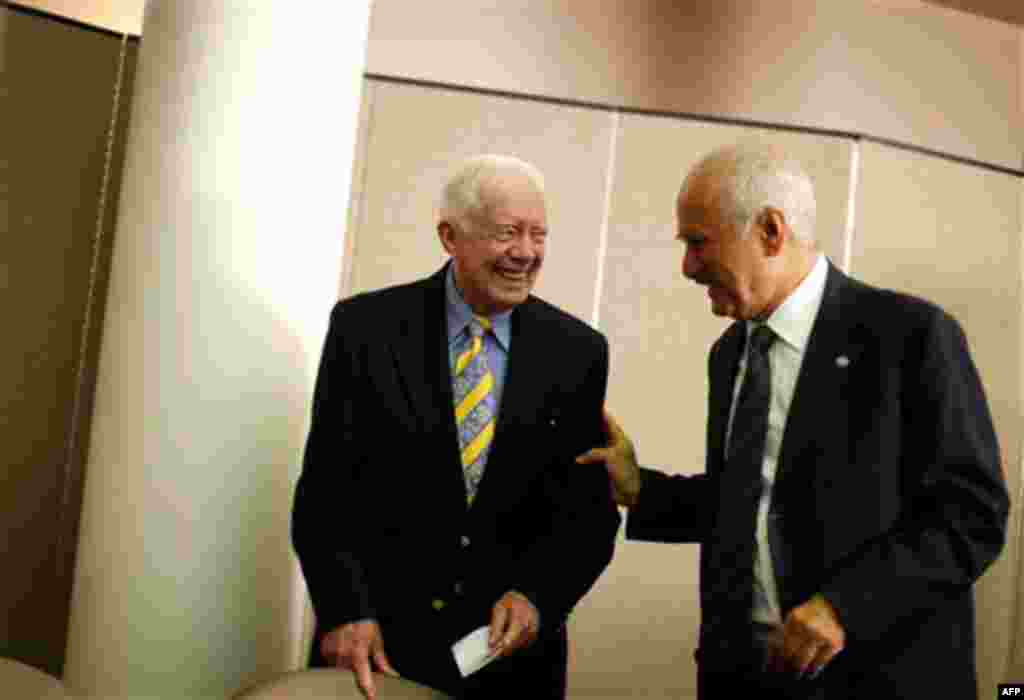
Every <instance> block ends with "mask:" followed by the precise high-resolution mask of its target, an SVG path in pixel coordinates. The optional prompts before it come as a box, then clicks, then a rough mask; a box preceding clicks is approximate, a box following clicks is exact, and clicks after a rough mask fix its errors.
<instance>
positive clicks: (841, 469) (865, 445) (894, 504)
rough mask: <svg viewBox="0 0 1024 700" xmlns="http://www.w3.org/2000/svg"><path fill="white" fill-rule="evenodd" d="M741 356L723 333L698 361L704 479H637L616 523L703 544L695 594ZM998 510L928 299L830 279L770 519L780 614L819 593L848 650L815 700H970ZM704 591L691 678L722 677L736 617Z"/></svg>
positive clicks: (967, 379) (995, 467)
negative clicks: (704, 381)
mask: <svg viewBox="0 0 1024 700" xmlns="http://www.w3.org/2000/svg"><path fill="white" fill-rule="evenodd" d="M744 342H745V341H744V328H743V324H742V323H735V324H733V325H732V326H731V327H730V328H728V329H727V330H726V332H725V333H724V334H723V335H722V337H721V338H719V339H718V341H717V342H715V344H714V346H713V347H712V349H711V354H710V359H709V373H710V385H711V388H710V400H709V401H710V407H709V413H708V415H709V420H708V433H707V464H706V470H705V473H704V474H701V475H697V476H693V477H667V476H665V475H663V474H660V473H657V472H653V471H645V473H644V478H645V480H646V482H645V484H644V487H643V490H642V492H641V496H640V503H639V504H638V507H637V508H634V509H633V510H632V512H631V513H630V517H629V520H628V523H627V530H626V534H627V536H628V537H630V538H637V539H646V540H655V541H665V542H700V543H702V544H703V547H702V551H701V580H702V582H703V581H705V580H706V579H708V570H707V562H708V556H707V555H708V553H709V552H710V551H711V548H713V547H714V546H715V542H714V541H710V539H709V537H708V535H709V533H710V532H711V528H712V526H713V524H714V521H715V510H716V508H715V507H714V505H713V504H715V503H716V502H717V501H718V499H719V498H727V497H728V494H719V493H718V492H717V477H718V475H719V473H720V472H721V471H722V469H723V468H724V449H723V448H724V445H723V443H724V440H725V434H726V426H727V421H728V418H729V408H730V402H731V401H732V388H733V382H734V379H735V376H736V372H737V369H738V363H739V360H740V356H741V353H742V351H743V346H744ZM840 357H846V358H847V359H848V360H849V362H848V363H845V362H844V361H843V360H839V362H837V359H838V358H840ZM844 365H845V366H844ZM708 504H712V505H711V506H709V505H708ZM1007 512H1008V496H1007V492H1006V487H1005V483H1004V479H1003V472H1002V468H1001V464H1000V455H999V447H998V444H997V442H996V436H995V433H994V430H993V427H992V420H991V417H990V414H989V410H988V407H987V405H986V401H985V396H984V393H983V390H982V386H981V382H980V380H979V377H978V373H977V370H976V369H975V366H974V363H973V362H972V360H971V358H970V355H969V353H968V348H967V341H966V339H965V337H964V334H963V332H962V331H961V329H960V326H959V325H958V324H957V322H956V321H955V320H953V319H952V318H951V317H950V316H948V315H947V314H946V313H944V312H943V311H942V310H941V309H939V308H938V307H936V306H934V305H932V304H930V303H928V302H926V301H923V300H921V299H917V298H913V297H910V296H907V295H903V294H898V293H895V292H891V291H884V290H880V289H875V288H872V287H869V286H867V285H864V284H862V283H860V282H857V281H855V280H853V279H851V278H849V277H847V276H846V275H844V274H843V273H842V272H840V271H839V270H837V269H835V268H834V267H832V266H831V265H830V266H829V272H828V279H827V283H826V287H825V295H824V298H823V300H822V304H821V309H820V311H819V313H818V317H817V319H816V321H815V324H814V326H813V330H812V333H811V337H810V340H809V343H808V346H807V348H806V354H805V356H804V360H803V365H802V367H801V370H800V376H799V379H798V381H797V385H796V390H795V394H794V397H793V401H792V404H791V406H790V412H789V416H788V419H787V422H786V427H785V433H784V435H783V442H782V447H781V454H780V458H779V466H778V473H777V475H776V483H775V490H774V494H773V504H772V512H771V514H770V517H769V523H770V526H771V531H772V533H773V534H774V535H775V541H776V542H777V543H778V547H779V549H780V550H781V552H780V553H782V554H784V555H785V558H786V562H787V567H786V576H785V578H784V579H783V580H782V581H780V588H781V591H780V597H781V604H782V608H783V615H785V613H786V612H788V611H789V610H790V609H792V608H793V607H794V606H796V605H798V604H800V603H803V602H805V601H806V600H807V599H808V598H809V597H811V596H812V595H813V594H815V593H817V592H821V593H823V594H824V595H825V597H826V598H827V599H828V600H829V601H830V602H831V603H832V605H833V606H834V607H835V609H836V610H837V612H838V614H839V617H840V621H841V623H842V625H843V626H844V628H845V630H846V635H847V646H846V650H845V651H843V652H842V653H841V654H840V655H839V656H838V657H837V658H836V659H835V660H834V661H833V663H832V664H830V666H829V667H828V668H827V669H826V671H825V672H824V673H823V674H822V676H821V677H820V678H821V680H820V684H819V685H820V686H821V687H823V688H824V689H825V691H826V692H827V695H826V696H827V697H828V698H829V699H830V700H831V699H832V698H834V697H838V698H845V697H847V694H846V693H848V694H849V697H851V698H853V697H856V698H860V697H872V693H874V695H873V696H874V697H879V698H886V699H887V700H890V699H892V698H903V697H907V698H911V697H914V698H917V697H926V696H927V697H944V698H957V699H960V698H970V697H975V695H976V693H977V690H976V687H975V683H976V681H975V667H974V609H973V599H972V590H971V586H972V584H973V583H974V582H975V581H976V580H977V579H978V577H979V576H980V575H981V574H982V572H984V571H985V569H986V568H987V567H988V566H989V565H990V564H991V563H992V562H993V561H994V560H995V558H996V556H997V555H998V554H999V552H1000V550H1001V548H1002V546H1003V544H1004V539H1005V528H1006V519H1007ZM773 549H774V547H773ZM701 589H702V590H701V605H702V608H701V617H702V619H701V631H700V641H699V647H700V648H699V649H698V653H697V659H698V664H699V665H701V666H704V667H707V668H711V667H715V666H717V665H719V664H726V665H727V664H728V663H729V659H730V658H733V656H734V653H735V648H734V647H735V645H736V644H737V643H739V644H742V643H743V641H744V630H742V629H741V627H740V625H742V623H743V621H744V620H748V619H749V611H736V610H720V609H716V608H715V606H714V604H713V603H712V602H711V600H710V596H708V595H707V591H706V590H705V586H704V585H702V587H701ZM730 647H733V648H730ZM815 697H817V696H815Z"/></svg>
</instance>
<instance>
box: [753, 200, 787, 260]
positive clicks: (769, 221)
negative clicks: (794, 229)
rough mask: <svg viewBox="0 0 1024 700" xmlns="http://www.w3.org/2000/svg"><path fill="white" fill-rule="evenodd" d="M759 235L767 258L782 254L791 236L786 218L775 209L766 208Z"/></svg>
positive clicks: (762, 213)
mask: <svg viewBox="0 0 1024 700" xmlns="http://www.w3.org/2000/svg"><path fill="white" fill-rule="evenodd" d="M758 224H759V226H758V229H759V231H758V234H759V235H760V237H761V245H762V246H763V247H764V254H765V255H766V256H767V257H770V258H772V257H775V256H776V255H779V254H780V253H782V248H783V245H784V244H785V242H786V239H787V238H788V237H789V236H790V230H789V226H788V225H787V224H786V216H785V214H783V213H782V212H781V211H779V210H778V209H776V208H775V207H765V208H764V209H763V210H762V211H761V214H760V217H759V221H758Z"/></svg>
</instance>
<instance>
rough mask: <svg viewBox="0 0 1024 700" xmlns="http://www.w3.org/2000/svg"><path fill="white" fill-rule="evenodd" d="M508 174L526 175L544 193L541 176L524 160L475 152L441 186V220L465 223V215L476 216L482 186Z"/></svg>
mask: <svg viewBox="0 0 1024 700" xmlns="http://www.w3.org/2000/svg"><path fill="white" fill-rule="evenodd" d="M508 175H513V176H520V177H524V178H526V179H527V180H529V182H530V183H531V184H532V185H533V186H534V187H535V188H536V189H537V191H538V192H540V193H541V194H542V195H543V194H544V176H543V175H541V173H540V171H539V170H537V168H535V167H534V166H533V165H530V164H529V163H527V162H526V161H524V160H520V159H519V158H516V157H514V156H504V155H496V154H492V153H487V154H484V155H479V156H474V157H473V158H468V159H467V160H465V161H463V162H462V163H461V164H460V165H459V167H458V168H457V169H456V171H455V172H454V173H453V174H452V176H451V177H450V178H449V179H448V182H446V183H445V186H444V188H443V189H442V190H441V201H440V205H439V209H440V218H441V220H442V221H446V220H448V221H451V220H454V221H456V222H458V223H459V224H460V225H462V226H465V221H466V219H467V218H470V217H476V216H479V215H480V214H481V213H482V212H483V209H484V207H485V206H486V202H485V201H484V197H483V188H484V186H485V185H487V184H488V183H495V182H501V180H502V178H503V177H506V176H508Z"/></svg>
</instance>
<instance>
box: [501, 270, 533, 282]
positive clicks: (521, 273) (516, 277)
mask: <svg viewBox="0 0 1024 700" xmlns="http://www.w3.org/2000/svg"><path fill="white" fill-rule="evenodd" d="M496 272H497V273H498V275H499V276H500V277H503V278H504V279H507V280H512V281H513V282H525V281H526V280H527V279H528V278H529V277H530V273H529V271H528V270H518V271H516V270H505V269H502V268H500V267H499V268H497V270H496Z"/></svg>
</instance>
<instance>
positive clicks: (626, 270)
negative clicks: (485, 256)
mask: <svg viewBox="0 0 1024 700" xmlns="http://www.w3.org/2000/svg"><path fill="white" fill-rule="evenodd" d="M750 139H767V140H774V141H776V142H779V143H782V144H785V145H786V146H787V147H788V148H790V149H791V150H792V152H793V153H794V154H795V155H797V156H798V157H799V158H801V160H802V161H803V162H804V163H805V166H806V167H807V168H808V170H809V171H810V172H811V174H812V176H813V177H814V179H815V182H816V184H817V193H818V201H819V224H818V231H819V237H820V240H821V243H822V247H823V249H824V250H825V252H826V253H827V254H828V255H829V256H830V257H831V258H832V259H833V260H835V261H836V263H837V264H841V260H842V253H843V250H844V228H845V224H846V220H847V211H846V201H847V196H848V195H847V193H848V190H849V181H850V166H851V153H852V149H853V144H852V142H850V141H847V140H842V139H831V138H826V137H817V136H811V135H806V134H796V133H790V132H778V131H768V130H758V129H744V128H740V127H733V126H722V125H715V124H706V123H700V122H693V121H686V120H680V119H669V118H658V117H646V116H625V117H623V119H622V124H621V130H620V133H619V137H618V148H617V149H616V157H615V172H614V185H613V188H612V197H611V206H610V210H609V223H608V253H607V262H606V270H605V284H604V286H603V289H602V296H601V313H600V327H601V329H602V330H603V331H604V332H605V333H606V334H607V335H608V339H609V342H610V343H611V358H612V361H611V378H610V386H609V408H610V410H611V411H612V412H613V413H614V414H615V415H616V416H617V417H618V418H620V420H621V421H622V422H623V424H624V425H625V427H626V430H627V432H629V433H630V434H631V436H632V437H633V438H634V440H636V442H637V446H638V449H639V456H640V460H641V463H644V464H648V465H651V466H656V467H658V468H661V469H663V470H666V471H670V472H679V473H693V472H701V471H703V470H704V452H705V450H704V439H705V430H706V428H705V426H706V418H707V390H708V384H707V352H708V348H709V347H710V346H711V343H712V342H713V341H714V340H715V339H716V338H717V337H718V335H719V334H720V333H721V332H722V330H724V328H725V327H726V325H727V323H726V322H725V321H723V320H722V319H720V318H718V317H716V316H713V315H712V314H711V312H710V307H709V304H708V300H707V296H706V294H705V293H704V290H703V289H702V288H698V287H697V286H696V285H694V284H693V283H691V282H689V281H687V280H686V279H685V278H683V276H682V274H681V269H680V268H681V263H682V254H683V250H684V249H683V247H682V245H681V244H680V243H678V242H676V241H675V240H674V236H675V220H674V210H675V198H676V194H677V193H678V191H679V186H680V185H681V184H682V178H683V176H684V175H685V173H686V171H687V170H688V169H689V168H690V167H691V166H692V165H693V164H695V163H696V161H697V160H698V159H699V158H700V157H701V156H702V155H704V154H705V153H706V152H708V151H710V150H712V149H713V148H715V147H717V146H720V145H725V144H729V143H733V142H735V141H742V140H750ZM697 556H698V548H697V546H694V545H664V544H648V543H642V542H631V541H622V542H620V544H619V546H618V549H617V550H616V555H615V559H614V560H613V562H612V564H611V566H610V567H609V569H608V570H607V571H606V572H605V574H604V576H603V577H602V578H601V580H600V581H598V584H597V586H596V587H595V589H594V591H592V592H591V594H590V595H589V596H588V597H587V598H585V599H584V601H583V603H582V604H581V605H580V606H579V608H578V612H577V614H576V615H575V616H574V618H573V623H572V638H573V640H574V647H575V650H576V664H575V666H574V669H573V673H572V675H571V676H570V683H571V688H572V696H573V697H577V698H599V697H607V698H623V697H631V696H634V693H636V692H637V683H643V685H644V688H645V691H646V692H649V693H650V697H673V698H685V697H690V696H692V695H693V693H695V687H694V684H695V680H696V678H695V667H694V664H693V652H694V650H695V648H696V634H697V624H698V621H699V606H698V603H697Z"/></svg>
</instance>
